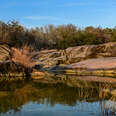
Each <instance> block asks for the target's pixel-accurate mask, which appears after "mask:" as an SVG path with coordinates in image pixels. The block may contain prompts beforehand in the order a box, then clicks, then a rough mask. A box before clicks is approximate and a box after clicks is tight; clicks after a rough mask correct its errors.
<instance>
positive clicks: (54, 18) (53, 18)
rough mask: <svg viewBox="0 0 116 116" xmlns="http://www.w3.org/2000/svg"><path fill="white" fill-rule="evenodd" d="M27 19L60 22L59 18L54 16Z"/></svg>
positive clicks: (27, 17) (29, 17) (28, 17)
mask: <svg viewBox="0 0 116 116" xmlns="http://www.w3.org/2000/svg"><path fill="white" fill-rule="evenodd" d="M25 19H30V20H53V21H58V20H60V19H59V18H57V17H53V16H26V17H25Z"/></svg>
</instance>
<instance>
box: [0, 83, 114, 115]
mask: <svg viewBox="0 0 116 116" xmlns="http://www.w3.org/2000/svg"><path fill="white" fill-rule="evenodd" d="M67 83H68V82H65V83H61V82H58V83H46V82H44V83H43V82H37V81H13V82H11V81H7V82H6V81H3V82H1V83H0V116H65V115H66V116H107V115H109V116H112V115H115V111H116V102H115V101H116V100H115V96H111V95H109V94H104V92H103V90H107V89H109V88H110V89H113V88H115V86H113V85H111V84H103V83H97V82H94V83H93V82H92V83H91V82H89V83H88V82H82V81H79V82H76V85H75V84H74V86H73V84H72V83H68V84H67Z"/></svg>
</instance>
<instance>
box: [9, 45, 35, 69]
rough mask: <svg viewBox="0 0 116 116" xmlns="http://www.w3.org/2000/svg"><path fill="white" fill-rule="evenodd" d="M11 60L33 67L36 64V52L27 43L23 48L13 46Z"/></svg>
mask: <svg viewBox="0 0 116 116" xmlns="http://www.w3.org/2000/svg"><path fill="white" fill-rule="evenodd" d="M11 60H12V61H13V62H15V63H16V64H20V65H23V66H24V67H26V68H32V67H34V66H35V64H36V61H35V59H34V52H33V51H32V49H31V47H29V46H27V45H25V46H23V47H22V48H20V49H18V48H12V58H11Z"/></svg>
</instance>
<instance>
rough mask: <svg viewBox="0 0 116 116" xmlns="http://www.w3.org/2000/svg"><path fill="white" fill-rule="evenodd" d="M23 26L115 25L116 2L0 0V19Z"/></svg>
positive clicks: (108, 0) (91, 0) (97, 0)
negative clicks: (16, 21) (12, 21)
mask: <svg viewBox="0 0 116 116" xmlns="http://www.w3.org/2000/svg"><path fill="white" fill-rule="evenodd" d="M12 19H14V20H18V21H19V22H20V23H21V24H22V25H25V26H27V27H35V26H43V25H48V24H54V25H61V24H69V23H70V24H75V25H76V26H79V27H85V26H90V25H92V26H102V27H114V26H116V0H0V20H2V21H8V20H12Z"/></svg>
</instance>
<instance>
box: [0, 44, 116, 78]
mask: <svg viewBox="0 0 116 116" xmlns="http://www.w3.org/2000/svg"><path fill="white" fill-rule="evenodd" d="M11 51H12V48H9V47H8V46H7V45H0V70H2V69H3V66H2V65H3V64H5V63H6V62H7V61H8V59H9V57H11ZM28 55H29V54H28ZM31 58H32V61H34V62H36V64H35V66H34V67H33V68H34V70H35V72H36V74H37V73H39V71H40V69H41V70H42V71H45V70H47V71H51V72H58V73H64V74H71V75H72V74H73V75H80V76H85V75H87V76H89V75H94V76H116V42H111V43H106V44H100V45H84V46H77V47H70V48H67V49H65V50H55V49H53V50H42V51H36V52H34V53H32V57H31ZM10 64H11V63H10ZM10 64H9V65H10ZM13 65H14V66H15V67H18V65H16V64H13ZM4 67H7V68H5V69H9V68H8V65H7V63H6V65H4ZM19 68H20V67H19ZM19 68H18V69H19ZM10 69H11V68H10ZM32 72H33V71H32ZM41 74H42V75H43V73H41Z"/></svg>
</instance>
